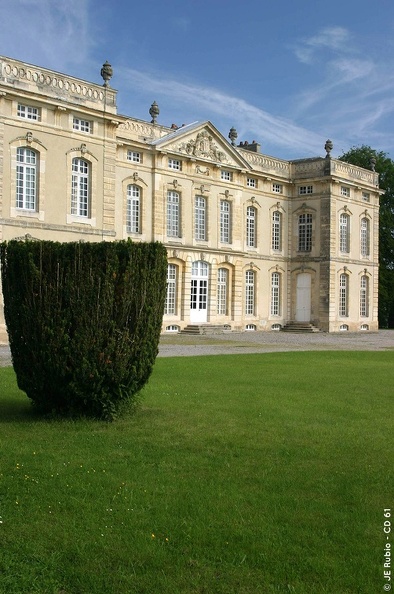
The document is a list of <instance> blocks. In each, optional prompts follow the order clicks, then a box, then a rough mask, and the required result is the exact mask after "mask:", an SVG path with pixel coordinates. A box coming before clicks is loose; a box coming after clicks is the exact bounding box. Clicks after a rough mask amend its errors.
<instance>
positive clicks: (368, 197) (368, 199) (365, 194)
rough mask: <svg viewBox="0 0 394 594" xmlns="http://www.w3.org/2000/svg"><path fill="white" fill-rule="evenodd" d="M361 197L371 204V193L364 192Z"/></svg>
mask: <svg viewBox="0 0 394 594" xmlns="http://www.w3.org/2000/svg"><path fill="white" fill-rule="evenodd" d="M361 196H362V199H363V200H364V201H365V202H369V201H370V195H369V192H363V193H362V195H361Z"/></svg>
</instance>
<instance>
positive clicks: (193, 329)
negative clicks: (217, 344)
mask: <svg viewBox="0 0 394 594" xmlns="http://www.w3.org/2000/svg"><path fill="white" fill-rule="evenodd" d="M224 332H228V327H226V326H223V325H221V324H188V325H187V326H185V328H183V330H181V332H180V334H194V335H196V334H223V333H224Z"/></svg>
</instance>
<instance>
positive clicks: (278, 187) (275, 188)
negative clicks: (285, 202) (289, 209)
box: [272, 184, 283, 194]
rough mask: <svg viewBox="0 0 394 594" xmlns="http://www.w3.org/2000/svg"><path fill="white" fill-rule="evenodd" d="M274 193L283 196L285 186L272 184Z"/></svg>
mask: <svg viewBox="0 0 394 594" xmlns="http://www.w3.org/2000/svg"><path fill="white" fill-rule="evenodd" d="M272 191H273V192H276V194H283V185H282V184H272Z"/></svg>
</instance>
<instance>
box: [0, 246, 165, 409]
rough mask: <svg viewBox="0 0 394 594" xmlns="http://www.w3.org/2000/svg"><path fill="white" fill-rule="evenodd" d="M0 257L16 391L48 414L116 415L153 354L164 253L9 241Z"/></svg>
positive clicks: (140, 381) (161, 250) (142, 380)
mask: <svg viewBox="0 0 394 594" xmlns="http://www.w3.org/2000/svg"><path fill="white" fill-rule="evenodd" d="M0 258H1V267H2V286H3V296H4V314H5V320H6V324H7V329H8V334H9V340H10V348H11V354H12V361H13V365H14V369H15V372H16V376H17V381H18V386H19V388H20V389H21V390H24V391H25V392H26V394H27V396H28V397H29V398H31V400H32V401H33V402H34V403H35V404H36V405H37V406H38V407H39V408H40V410H42V411H44V412H56V413H60V414H63V415H70V414H71V415H78V414H86V415H89V416H92V417H98V418H106V419H111V418H113V417H114V416H115V415H116V413H117V411H118V409H119V405H120V403H121V402H122V401H125V400H126V399H128V400H130V399H133V396H134V395H136V394H137V392H138V391H139V390H140V389H141V388H142V387H143V386H144V384H145V383H146V382H147V380H148V378H149V376H150V374H151V372H152V367H153V364H154V361H155V358H156V356H157V353H158V342H159V337H160V329H161V323H162V317H163V310H164V299H165V292H166V273H167V255H166V249H165V247H164V246H163V245H162V244H160V243H132V242H131V241H127V242H126V241H117V242H101V243H80V242H78V243H57V242H51V241H25V242H22V241H15V240H13V241H10V242H3V243H1V244H0Z"/></svg>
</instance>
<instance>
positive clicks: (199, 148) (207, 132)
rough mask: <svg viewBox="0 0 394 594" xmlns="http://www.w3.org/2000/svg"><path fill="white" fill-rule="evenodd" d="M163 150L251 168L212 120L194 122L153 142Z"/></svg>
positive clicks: (223, 164) (197, 158)
mask: <svg viewBox="0 0 394 594" xmlns="http://www.w3.org/2000/svg"><path fill="white" fill-rule="evenodd" d="M152 144H153V145H154V146H156V147H157V149H159V150H161V151H166V152H167V151H168V152H170V153H175V154H178V155H179V156H180V157H183V158H184V157H188V158H190V159H195V160H198V161H208V162H210V163H216V164H218V165H221V166H227V167H237V168H241V169H250V165H249V164H248V162H247V161H246V160H245V159H244V158H243V157H242V156H241V155H240V154H239V153H238V152H237V151H236V149H235V148H234V147H233V146H232V145H231V144H230V143H229V142H228V141H227V140H226V139H225V138H224V136H222V134H220V132H219V131H218V130H217V129H216V128H215V126H214V125H213V124H211V122H194V123H193V124H188V125H187V126H182V127H181V128H178V129H177V130H175V131H174V132H171V133H170V134H167V135H166V136H163V137H162V138H160V139H158V140H156V141H154V142H153V143H152Z"/></svg>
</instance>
